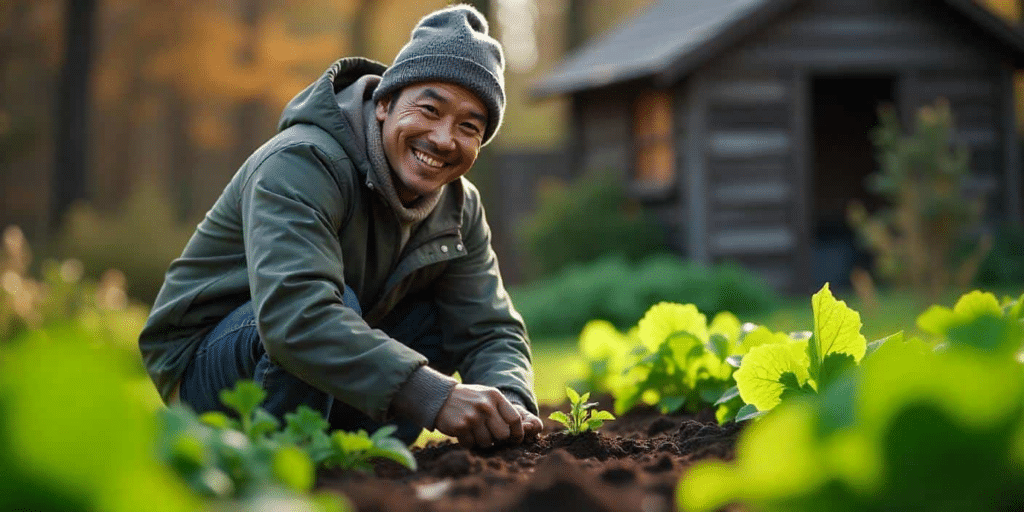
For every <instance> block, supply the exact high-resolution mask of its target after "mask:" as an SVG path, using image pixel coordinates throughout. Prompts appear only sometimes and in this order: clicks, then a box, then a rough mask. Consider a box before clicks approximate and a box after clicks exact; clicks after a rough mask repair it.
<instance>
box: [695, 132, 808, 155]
mask: <svg viewBox="0 0 1024 512" xmlns="http://www.w3.org/2000/svg"><path fill="white" fill-rule="evenodd" d="M708 146H709V148H710V151H711V154H712V155H714V156H719V157H733V158H737V157H745V158H754V157H761V156H779V155H788V154H789V153H790V151H791V137H790V134H789V132H786V131H777V130H773V131H728V132H727V131H716V132H711V133H710V135H709V137H708Z"/></svg>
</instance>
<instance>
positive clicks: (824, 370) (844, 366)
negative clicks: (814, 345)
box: [818, 352, 857, 392]
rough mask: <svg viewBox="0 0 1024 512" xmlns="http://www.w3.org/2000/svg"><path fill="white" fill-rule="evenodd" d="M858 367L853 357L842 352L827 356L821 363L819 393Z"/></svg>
mask: <svg viewBox="0 0 1024 512" xmlns="http://www.w3.org/2000/svg"><path fill="white" fill-rule="evenodd" d="M854 366H857V363H856V362H854V360H853V356H851V355H850V354H844V353H842V352H833V353H831V354H829V355H827V356H825V360H824V361H822V363H821V375H820V376H819V377H818V391H819V392H823V391H824V390H826V389H828V387H829V386H831V385H832V383H833V382H835V380H836V379H838V378H839V377H840V376H841V375H842V374H843V373H845V372H846V371H847V370H849V369H850V368H853V367H854Z"/></svg>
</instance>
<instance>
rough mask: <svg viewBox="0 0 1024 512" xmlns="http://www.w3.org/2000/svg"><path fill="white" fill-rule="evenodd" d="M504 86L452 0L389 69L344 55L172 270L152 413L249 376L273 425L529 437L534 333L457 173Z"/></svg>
mask: <svg viewBox="0 0 1024 512" xmlns="http://www.w3.org/2000/svg"><path fill="white" fill-rule="evenodd" d="M503 73H504V58H503V55H502V50H501V47H500V45H499V44H498V43H497V42H496V41H495V40H494V39H492V38H491V37H490V36H489V35H488V26H487V22H486V20H485V19H484V18H483V17H482V16H481V15H480V13H479V12H477V11H476V10H475V9H473V8H472V7H469V6H466V5H460V6H454V7H449V8H446V9H442V10H440V11H437V12H434V13H431V14H429V15H427V16H426V17H424V18H423V19H422V20H421V21H420V22H419V24H417V26H416V28H415V29H414V30H413V32H412V37H411V39H410V40H409V42H408V44H406V46H405V47H404V48H402V50H401V51H400V52H399V54H398V55H397V56H396V58H395V62H394V63H393V64H392V66H390V67H385V66H384V65H383V64H380V63H377V62H373V61H370V60H367V59H364V58H359V57H353V58H345V59H341V60H339V61H337V62H336V63H334V65H332V66H331V67H330V68H329V69H328V70H327V71H326V72H325V73H324V75H323V76H322V77H321V78H320V79H319V80H317V81H316V82H314V83H313V84H312V85H310V86H309V87H307V88H306V89H305V90H304V91H302V92H301V93H299V94H298V96H296V97H295V99H293V100H292V101H291V102H290V103H289V104H288V106H287V107H286V108H285V111H284V113H283V115H282V117H281V122H280V132H279V133H278V134H277V135H276V136H275V137H273V138H272V139H270V140H269V141H268V142H267V143H266V144H264V145H263V146H262V147H260V148H259V149H258V150H257V151H256V152H255V153H253V155H252V156H250V157H249V159H248V160H246V162H245V163H244V164H243V165H242V167H241V169H239V171H238V172H237V173H236V174H235V176H234V178H233V179H232V180H231V182H230V183H229V184H228V185H227V187H226V188H225V189H224V192H223V193H222V194H221V196H220V198H219V199H218V200H217V202H216V203H215V204H214V205H213V207H212V208H211V209H210V211H209V212H208V213H207V214H206V218H205V219H204V220H203V221H202V222H201V223H200V224H199V226H198V227H197V229H196V232H195V234H194V235H193V236H192V239H191V240H190V241H189V243H188V245H187V246H186V247H185V250H184V252H183V253H182V255H181V257H180V258H178V259H176V260H175V261H174V262H173V263H172V264H171V266H170V269H169V270H168V272H167V275H166V277H165V280H164V286H163V288H162V289H161V291H160V294H159V296H158V297H157V299H156V303H155V304H154V306H153V309H152V313H151V314H150V318H149V321H148V323H147V324H146V327H145V329H144V330H143V332H142V334H141V336H140V339H139V345H140V348H141V351H142V355H143V359H144V361H145V364H146V367H147V369H148V371H149V374H150V376H151V377H152V379H153V381H154V383H155V384H156V386H157V388H158V389H159V391H160V393H161V396H162V397H163V398H164V400H165V401H167V402H168V403H170V402H175V401H181V402H184V403H186V404H188V405H190V406H191V407H193V408H194V409H196V410H197V411H199V412H203V411H209V410H224V409H223V407H222V406H221V405H220V403H219V399H218V394H219V393H220V391H221V390H223V389H226V388H230V387H232V386H234V384H235V382H236V381H237V380H239V379H254V380H255V381H256V382H257V383H258V384H260V385H261V386H262V387H263V388H264V389H265V390H266V391H267V393H268V397H267V399H266V400H265V402H264V404H263V405H264V407H265V408H266V409H267V410H268V411H270V412H271V413H272V414H274V415H276V416H278V417H283V415H284V414H285V413H288V412H291V411H293V410H294V409H295V408H296V407H298V406H299V405H307V406H309V407H312V408H313V409H315V410H318V411H321V412H322V413H323V414H324V415H325V416H327V417H329V418H330V422H331V425H332V427H334V428H341V429H345V430H355V429H359V428H363V429H367V430H372V429H375V428H377V427H379V426H380V425H382V424H386V423H394V424H397V425H399V431H398V435H399V436H400V437H402V438H403V439H404V440H405V441H406V442H412V441H413V440H415V438H416V437H417V436H418V435H419V433H420V431H421V429H422V428H428V429H437V430H439V431H441V432H443V433H445V434H448V435H450V436H454V437H456V438H458V440H459V442H460V443H462V444H464V445H467V446H483V447H486V446H491V445H492V444H495V443H505V442H512V443H518V442H521V441H522V440H523V439H524V438H525V437H528V436H529V435H531V434H536V433H538V432H539V431H540V429H541V422H540V419H539V418H537V416H536V414H537V404H536V398H535V397H534V394H533V389H532V381H533V374H532V368H531V361H530V348H529V342H528V339H527V336H526V330H525V328H524V326H523V323H522V319H521V318H520V316H519V314H518V313H517V312H516V311H515V309H514V308H513V306H512V304H511V303H510V301H509V297H508V295H507V294H506V292H505V289H504V287H503V285H502V281H501V276H500V273H499V271H498V264H497V260H496V258H495V255H494V251H493V250H492V248H491V242H490V229H489V228H488V226H487V221H486V220H485V218H484V212H483V207H482V206H481V204H480V196H479V193H478V192H477V190H476V188H475V187H473V185H472V184H471V183H470V182H469V181H467V180H466V179H465V178H463V175H465V174H466V173H467V172H468V171H469V170H470V169H471V168H472V167H473V163H474V162H475V161H476V158H477V155H478V154H479V152H480V148H481V147H482V146H483V145H484V144H487V143H488V142H489V141H490V140H491V139H492V138H493V137H494V134H495V132H496V131H497V130H498V127H499V126H500V125H501V118H502V113H503V110H504V107H505V96H504V77H503ZM456 371H458V372H459V374H460V376H461V378H462V382H461V383H460V382H458V381H456V380H455V379H454V378H453V377H452V376H451V375H452V374H454V372H456Z"/></svg>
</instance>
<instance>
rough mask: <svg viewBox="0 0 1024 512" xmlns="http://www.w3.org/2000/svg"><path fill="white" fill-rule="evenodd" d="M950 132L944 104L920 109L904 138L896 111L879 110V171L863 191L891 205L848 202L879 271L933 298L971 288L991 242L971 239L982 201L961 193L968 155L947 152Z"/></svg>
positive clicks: (851, 217) (876, 135) (850, 215)
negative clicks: (965, 247) (968, 249)
mask: <svg viewBox="0 0 1024 512" xmlns="http://www.w3.org/2000/svg"><path fill="white" fill-rule="evenodd" d="M953 133H954V127H953V116H952V112H951V110H950V107H949V102H948V101H946V100H940V101H938V102H937V103H936V104H935V105H930V106H926V107H923V108H922V109H921V110H920V111H919V112H918V115H917V118H916V124H915V126H914V131H913V133H910V134H906V135H904V134H903V132H902V130H901V128H900V125H899V117H898V114H897V111H896V109H895V108H893V107H892V106H886V107H883V108H881V109H880V110H879V125H878V127H877V128H875V129H874V131H873V132H872V136H873V139H874V143H875V149H876V152H877V154H878V161H879V163H880V165H881V170H880V171H879V172H877V173H876V174H874V175H872V176H871V177H870V181H869V183H868V186H869V187H870V188H871V189H872V190H873V191H874V192H875V193H877V194H878V195H879V196H880V197H882V198H884V199H885V200H886V201H887V203H888V205H891V206H886V207H885V208H882V209H880V210H879V211H877V212H873V213H870V212H868V211H867V209H866V208H865V207H864V206H863V205H861V204H854V205H852V206H851V208H850V209H849V212H848V215H847V217H848V220H849V222H850V224H851V226H853V227H854V229H856V230H857V232H858V234H859V235H860V237H861V239H862V240H863V241H864V243H865V244H866V245H867V247H868V249H869V250H870V251H871V252H872V253H873V254H874V256H875V259H876V262H877V263H876V265H877V267H876V270H877V271H878V273H879V274H880V275H881V276H882V277H884V278H885V279H887V280H888V281H890V282H893V283H896V284H898V285H903V286H907V287H909V288H911V289H913V290H915V291H918V292H920V293H923V294H927V295H928V296H930V297H931V299H932V300H936V299H937V298H938V297H939V295H940V294H941V293H942V292H943V291H945V290H947V289H949V288H950V287H952V286H956V287H958V288H959V289H964V288H966V287H967V286H969V285H970V283H971V282H972V280H973V279H974V276H975V274H976V273H977V270H978V266H979V264H980V263H981V261H982V259H983V258H984V257H985V254H986V253H987V252H988V250H989V249H990V247H991V245H992V241H991V239H990V238H987V237H982V238H981V240H980V243H978V242H979V240H978V237H977V236H969V233H971V232H972V231H976V230H977V229H978V228H979V227H980V224H981V220H982V215H983V210H984V197H983V196H977V197H968V196H966V194H965V189H966V184H967V181H968V178H969V176H970V166H969V162H968V161H969V152H968V150H967V149H966V148H965V147H962V146H961V147H952V145H951V144H950V140H952V139H953ZM968 241H969V242H970V245H971V246H972V247H974V250H973V251H972V253H971V254H968V255H966V256H965V257H962V258H959V261H957V260H958V258H957V257H956V253H957V250H958V248H957V245H958V244H961V243H964V242H968Z"/></svg>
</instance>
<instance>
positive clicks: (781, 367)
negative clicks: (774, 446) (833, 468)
mask: <svg viewBox="0 0 1024 512" xmlns="http://www.w3.org/2000/svg"><path fill="white" fill-rule="evenodd" d="M811 308H812V311H813V314H814V331H813V332H811V333H810V336H807V335H806V334H804V333H794V334H792V335H785V334H781V333H772V332H771V331H769V330H767V329H759V330H758V331H755V332H753V333H751V336H752V337H757V338H761V339H760V340H759V341H760V344H758V345H757V346H754V347H752V348H751V349H750V351H749V353H747V354H746V355H745V356H744V357H743V359H742V362H741V364H740V367H739V369H738V370H736V372H735V374H734V378H735V379H736V387H737V390H738V392H739V395H740V397H741V398H742V399H743V402H744V403H746V404H747V405H745V406H744V409H741V410H740V411H739V413H738V416H737V419H746V418H749V417H753V416H756V415H757V413H758V412H765V411H768V410H771V409H772V408H774V407H775V406H776V405H778V404H779V403H780V402H781V401H783V400H784V399H785V398H786V397H792V396H798V395H807V394H816V393H819V392H821V391H823V390H824V389H825V388H827V387H828V386H830V385H831V384H832V383H833V382H834V381H835V380H836V379H837V378H838V376H839V375H841V374H842V373H843V372H845V371H846V370H847V369H849V368H851V367H853V366H855V365H856V364H858V363H859V362H860V361H861V359H863V358H864V355H865V354H866V353H867V350H868V343H867V341H866V340H865V339H864V336H863V335H862V334H861V332H860V329H861V326H862V324H861V320H860V314H859V313H857V312H856V311H854V310H853V309H850V308H849V307H848V306H847V305H846V303H845V302H844V301H841V300H836V298H835V297H834V296H833V295H832V292H831V291H830V290H829V286H828V284H827V283H826V284H825V286H823V287H822V288H821V290H819V291H818V293H815V294H814V295H813V296H812V297H811ZM898 336H902V335H898ZM884 341H885V340H880V341H879V342H878V343H883V342H884Z"/></svg>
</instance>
